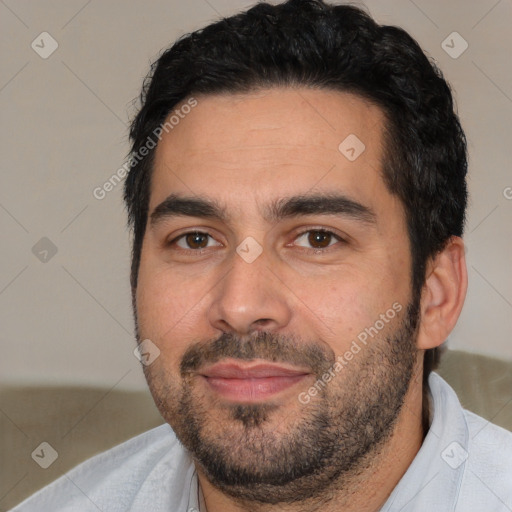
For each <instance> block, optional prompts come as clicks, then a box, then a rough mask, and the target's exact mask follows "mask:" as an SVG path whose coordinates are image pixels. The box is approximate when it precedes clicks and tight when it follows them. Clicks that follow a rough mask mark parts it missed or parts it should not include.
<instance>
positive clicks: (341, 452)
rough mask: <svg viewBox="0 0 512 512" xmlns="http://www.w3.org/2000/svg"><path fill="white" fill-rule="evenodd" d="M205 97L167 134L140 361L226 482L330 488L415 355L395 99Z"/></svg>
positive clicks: (154, 194)
mask: <svg viewBox="0 0 512 512" xmlns="http://www.w3.org/2000/svg"><path fill="white" fill-rule="evenodd" d="M197 101H198V104H197V106H196V107H195V108H194V109H192V111H191V112H190V113H189V114H188V115H187V116H186V117H185V118H184V119H182V120H181V121H180V123H179V124H178V125H177V126H175V127H174V129H173V130H172V131H169V133H167V134H166V135H165V136H164V137H163V138H162V140H161V141H160V142H159V144H158V146H157V148H156V154H155V163H154V171H153V175H152V183H151V194H150V203H149V217H148V224H147V227H146V233H145V237H144V241H143V247H142V253H141V263H140V268H139V277H138V287H137V290H136V301H135V304H136V320H137V325H138V338H139V340H144V339H150V340H151V341H152V342H153V343H154V344H155V345H156V346H157V347H158V348H159V350H160V355H159V357H158V358H157V359H156V360H155V361H154V362H153V363H152V364H151V365H148V366H145V367H144V371H145V374H146V378H147V380H148V383H149V386H150V389H151V392H152V394H153V397H154V398H155V402H156V404H157V406H158V407H159V409H160V411H161V413H162V415H163V416H164V418H165V419H166V421H168V423H169V424H170V425H171V426H172V427H173V429H174V430H175V432H176V434H177V435H178V437H179V438H180V440H181V441H182V442H183V444H184V445H185V446H186V447H187V448H189V450H190V452H191V454H192V456H193V457H194V458H195V461H196V464H197V465H198V468H199V469H200V471H201V472H202V473H203V474H204V475H205V476H206V477H207V478H208V480H209V481H210V482H211V483H213V484H214V485H216V486H217V487H218V488H220V489H222V490H224V491H225V492H226V493H228V494H231V495H232V496H237V497H241V498H246V499H257V500H260V501H263V502H271V503H277V502H279V501H293V500H296V499H297V498H298V497H303V498H306V497H312V496H314V495H315V494H319V493H322V492H323V493H325V489H326V488H327V486H328V485H329V482H332V481H333V479H338V480H340V481H341V480H342V479H343V476H344V475H348V474H350V472H354V471H356V470H357V469H360V467H361V465H363V464H365V463H366V462H367V461H368V457H369V455H370V454H372V453H374V452H376V451H378V449H379V447H380V446H381V445H382V443H384V441H385V439H386V438H387V437H388V436H389V435H390V433H391V432H392V429H393V426H394V424H395V420H396V418H397V416H398V414H399V412H400V406H401V404H402V401H403V398H404V395H405V393H406V391H407V388H408V384H409V380H410V378H411V372H412V370H413V366H414V362H415V360H416V349H415V345H414V337H415V327H416V316H417V315H416V313H415V311H416V309H417V303H416V302H417V301H413V300H412V298H411V281H410V269H411V257H410V248H409V242H408V237H407V230H406V223H405V217H404V211H403V208H402V206H401V204H400V202H399V200H398V199H397V198H396V197H395V196H393V195H391V194H390V193H389V192H388V190H387V188H386V186H385V184H384V181H383V178H382V174H381V169H382V156H383V130H384V129H385V124H384V116H383V115H382V113H381V111H380V110H379V109H378V108H377V107H375V106H372V105H370V104H368V103H367V102H365V101H364V100H362V99H360V98H358V97H356V96H353V95H350V94H346V93H340V92H334V91H325V90H323V91H320V90H308V89H271V90H265V91H260V92H254V93H250V94H243V95H212V96H206V97H197ZM355 136H356V137H357V138H358V139H359V142H358V140H357V139H355ZM347 137H348V139H347ZM343 141H345V142H343ZM361 143H362V144H364V150H363V151H362V152H361V150H362V149H363V145H362V144H361ZM340 144H341V145H340ZM365 461H366V462H365Z"/></svg>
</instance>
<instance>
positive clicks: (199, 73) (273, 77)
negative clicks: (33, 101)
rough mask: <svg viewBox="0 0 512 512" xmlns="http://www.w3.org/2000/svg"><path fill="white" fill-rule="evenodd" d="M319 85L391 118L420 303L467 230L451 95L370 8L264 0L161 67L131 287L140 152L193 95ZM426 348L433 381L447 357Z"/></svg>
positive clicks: (386, 170) (141, 136) (151, 88)
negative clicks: (447, 251)
mask: <svg viewBox="0 0 512 512" xmlns="http://www.w3.org/2000/svg"><path fill="white" fill-rule="evenodd" d="M270 87H309V88H316V89H327V90H335V91H343V92H349V93H354V94H356V95H358V96H360V97H362V98H364V99H365V100H367V101H369V102H371V103H372V104H375V105H377V106H378V107H380V109H381V110H382V112H383V113H384V115H385V119H386V126H385V127H384V128H385V130H384V137H385V149H384V161H383V169H382V175H383V179H384V182H385V184H386V186H387V188H388V189H389V191H390V192H391V193H392V194H395V195H396V196H398V198H399V199H400V201H401V203H402V205H403V207H404V210H405V214H406V220H407V229H408V235H409V242H410V246H411V257H412V268H411V281H412V290H413V296H414V297H418V296H419V295H420V294H421V289H422V287H423V285H424V282H425V272H426V266H427V263H428V261H429V259H430V258H432V257H433V256H435V255H436V254H437V253H438V252H439V251H441V250H442V249H443V248H444V247H445V246H446V244H447V242H448V240H449V239H450V238H451V237H452V236H461V235H462V233H463V228H464V222H465V212H466V203H467V187H466V173H467V149H466V139H465V136H464V132H463V130H462V128H461V126H460V122H459V119H458V116H457V114H456V112H455V109H454V103H453V98H452V94H451V91H450V87H449V85H448V84H447V82H446V81H445V80H444V78H443V76H442V73H441V72H440V71H439V69H438V68H437V67H436V65H435V64H434V63H433V62H432V61H431V60H430V59H429V58H428V57H427V56H426V55H425V53H424V52H423V51H422V49H421V48H420V46H419V45H418V43H417V42H416V41H415V40H414V39H413V38H412V37H411V36H410V35H409V34H408V33H407V32H405V31H404V30H402V29H401V28H398V27H394V26H385V25H379V24H377V23H376V22H375V21H374V20H373V19H372V18H371V17H370V15H369V14H367V13H366V12H365V11H363V10H362V9H360V8H358V7H355V6H350V5H331V4H327V3H326V2H324V1H322V0H288V1H286V2H283V3H281V4H279V5H270V4H267V3H264V2H262V3H259V4H257V5H255V6H254V7H252V8H251V9H249V10H247V11H245V12H242V13H240V14H237V15H235V16H231V17H228V18H223V19H221V20H220V21H217V22H215V23H213V24H211V25H208V26H206V27H205V28H203V29H201V30H198V31H195V32H193V33H190V34H187V35H185V36H183V37H182V38H180V39H179V40H178V41H177V42H176V43H175V44H174V45H172V46H171V47H170V48H169V49H167V50H166V51H164V53H163V54H162V55H161V56H160V58H159V59H158V60H156V61H155V62H154V63H153V65H152V68H151V71H150V73H149V74H148V76H147V77H146V79H145V81H144V85H143V88H142V93H141V97H140V100H141V108H140V110H139V112H138V114H137V116H136V117H135V119H134V120H133V123H132V125H131V130H130V139H131V141H132V147H131V155H132V156H133V155H138V157H139V158H138V159H137V160H136V161H135V160H132V163H131V165H132V169H131V170H130V172H129V174H128V177H127V179H126V182H125V189H124V199H125V202H126V207H127V211H128V222H129V226H130V227H132V228H133V247H132V268H131V285H132V293H133V294H134V293H135V290H136V287H137V275H138V269H139V264H140V256H141V250H142V241H143V238H144V234H145V229H146V223H147V217H148V205H149V191H150V183H151V173H152V165H153V156H154V150H151V151H149V153H148V154H147V155H146V156H145V157H144V158H140V154H139V150H140V148H141V147H143V146H144V145H145V144H147V141H148V139H149V138H151V137H152V134H153V133H154V131H155V129H158V127H159V126H161V125H162V124H163V123H164V122H165V120H166V117H167V116H168V115H169V114H170V112H171V111H172V110H173V108H175V107H176V106H177V105H178V104H180V102H183V101H185V100H186V99H187V98H190V97H191V96H192V95H194V94H196V95H209V94H218V93H233V94H235V93H244V92H251V91H255V90H258V89H263V88H270ZM439 356H440V349H438V348H436V349H431V350H427V351H426V353H425V360H424V381H425V382H426V379H427V378H428V375H429V373H430V371H431V370H432V369H434V368H435V367H436V366H437V364H438V361H439Z"/></svg>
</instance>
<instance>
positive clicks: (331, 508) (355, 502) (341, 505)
mask: <svg viewBox="0 0 512 512" xmlns="http://www.w3.org/2000/svg"><path fill="white" fill-rule="evenodd" d="M421 381H422V379H421V377H420V378H419V379H417V378H416V379H414V378H413V379H412V381H411V385H410V388H409V391H408V393H407V395H406V397H405V401H404V404H403V406H402V409H401V412H400V414H399V416H398V418H397V421H396V424H395V427H394V429H393V432H392V434H391V436H390V437H389V438H388V439H387V441H386V442H385V443H384V444H383V445H382V446H380V447H379V449H378V450H376V451H374V452H372V453H371V454H369V455H368V456H367V458H366V460H364V461H362V464H360V465H359V468H360V469H359V470H358V471H357V473H354V474H353V475H351V476H349V477H348V478H347V477H345V478H344V479H343V482H342V483H341V482H336V481H334V482H333V485H332V489H331V490H330V492H329V495H328V496H326V497H325V499H324V500H322V501H321V502H320V501H319V500H318V499H315V500H311V501H309V502H307V501H302V502H301V503H298V504H297V503H292V504H288V503H279V504H276V505H272V504H260V503H254V502H243V501H240V500H235V499H234V498H231V497H230V496H228V495H226V494H224V493H222V492H221V491H220V490H218V489H217V488H215V487H214V486H213V485H212V484H211V483H210V482H209V481H208V480H207V478H206V477H205V475H204V474H203V473H202V472H201V469H200V468H199V467H198V468H197V469H198V478H199V485H200V486H201V490H202V493H203V496H204V502H205V505H206V512H249V511H250V512H277V511H279V512H317V511H320V510H321V511H322V512H340V511H343V512H377V511H378V510H380V508H381V507H382V505H384V503H385V502H386V500H387V499H388V497H389V495H390V494H391V492H392V491H393V489H394V488H395V487H396V485H397V484H398V482H399V481H400V479H401V478H402V477H403V475H404V474H405V472H406V471H407V468H408V467H409V466H410V464H411V462H412V461H413V459H414V457H415V456H416V454H417V453H418V451H419V449H420V447H421V444H422V442H423V439H424V436H425V434H426V432H425V431H424V426H423V423H424V422H423V418H422V416H423V414H422V413H423V410H422V409H423V407H422V386H421ZM361 468H362V469H361ZM201 512H203V511H201Z"/></svg>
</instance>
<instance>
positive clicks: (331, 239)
mask: <svg viewBox="0 0 512 512" xmlns="http://www.w3.org/2000/svg"><path fill="white" fill-rule="evenodd" d="M295 240H296V245H300V246H301V247H308V246H309V247H310V248H312V249H325V248H326V247H330V246H331V245H334V244H335V243H336V242H339V241H340V240H341V238H340V237H339V236H337V235H335V234H334V233H332V232H331V231H327V230H324V229H311V230H309V231H306V232H305V233H302V234H301V235H299V236H298V237H297V238H296V239H295Z"/></svg>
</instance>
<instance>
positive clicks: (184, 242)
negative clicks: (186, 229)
mask: <svg viewBox="0 0 512 512" xmlns="http://www.w3.org/2000/svg"><path fill="white" fill-rule="evenodd" d="M175 243H176V245H177V246H178V247H180V248H181V249H189V250H191V249H192V250H199V249H206V248H207V247H212V246H214V245H215V246H216V245H221V244H219V243H218V242H216V241H215V240H214V239H213V238H212V237H211V236H210V235H209V234H208V233H201V232H200V231H191V232H190V233H185V234H183V235H181V236H180V237H178V238H177V239H176V240H175Z"/></svg>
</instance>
